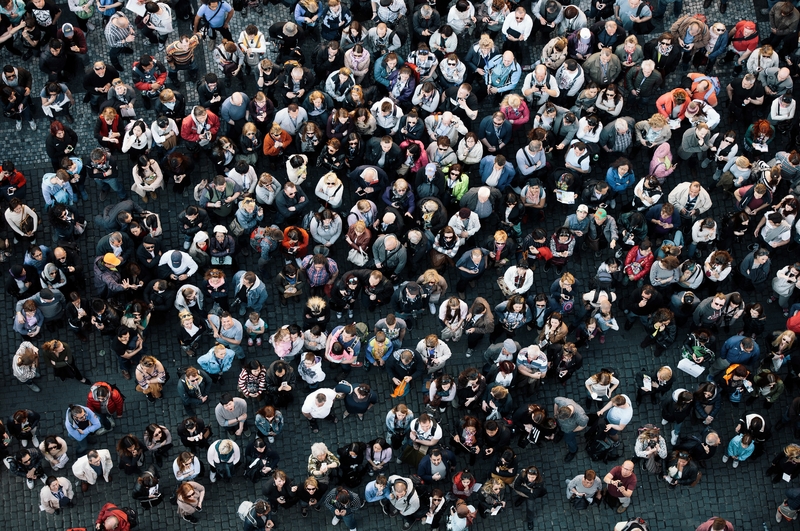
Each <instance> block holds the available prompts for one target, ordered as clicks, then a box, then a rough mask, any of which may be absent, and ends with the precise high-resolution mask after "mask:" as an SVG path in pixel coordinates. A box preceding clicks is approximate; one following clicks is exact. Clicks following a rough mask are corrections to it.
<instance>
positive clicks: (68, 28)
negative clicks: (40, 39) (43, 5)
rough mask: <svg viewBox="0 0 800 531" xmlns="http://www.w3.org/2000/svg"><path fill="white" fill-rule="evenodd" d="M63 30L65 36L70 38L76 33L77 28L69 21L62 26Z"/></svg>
mask: <svg viewBox="0 0 800 531" xmlns="http://www.w3.org/2000/svg"><path fill="white" fill-rule="evenodd" d="M61 32H62V33H63V34H64V37H66V38H68V39H69V38H70V37H72V36H73V35H75V28H74V27H73V26H72V24H69V23H67V24H64V25H63V26H61Z"/></svg>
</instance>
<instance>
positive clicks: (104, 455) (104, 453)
mask: <svg viewBox="0 0 800 531" xmlns="http://www.w3.org/2000/svg"><path fill="white" fill-rule="evenodd" d="M97 453H98V454H99V455H100V465H101V466H102V467H103V479H105V480H106V482H107V481H108V478H109V476H110V475H111V469H112V468H114V461H112V460H111V453H110V452H109V451H108V450H97ZM72 473H73V474H75V477H76V478H78V479H81V480H83V481H85V482H86V483H88V484H90V485H94V484H95V483H97V473H96V472H95V471H94V469H93V468H92V465H90V464H89V458H88V457H87V456H85V455H84V456H83V457H81V458H79V459H78V460H77V461H75V463H74V464H73V465H72Z"/></svg>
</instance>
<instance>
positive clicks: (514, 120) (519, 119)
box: [500, 94, 531, 131]
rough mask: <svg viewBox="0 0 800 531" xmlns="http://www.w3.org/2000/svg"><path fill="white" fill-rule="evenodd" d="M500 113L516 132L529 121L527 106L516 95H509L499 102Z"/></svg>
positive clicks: (523, 100) (529, 115) (529, 114)
mask: <svg viewBox="0 0 800 531" xmlns="http://www.w3.org/2000/svg"><path fill="white" fill-rule="evenodd" d="M500 112H502V113H503V115H504V116H505V117H506V119H507V120H508V121H509V122H510V123H511V129H512V130H513V131H517V130H519V129H521V128H522V127H523V126H524V125H525V124H527V123H528V122H529V121H530V119H531V113H530V111H529V110H528V104H527V102H526V101H525V99H524V98H520V97H519V95H518V94H509V95H508V96H506V97H505V98H503V101H502V102H500Z"/></svg>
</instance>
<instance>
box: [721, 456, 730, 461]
mask: <svg viewBox="0 0 800 531" xmlns="http://www.w3.org/2000/svg"><path fill="white" fill-rule="evenodd" d="M728 459H730V457H728V456H727V455H723V456H722V462H723V463H727V462H728Z"/></svg>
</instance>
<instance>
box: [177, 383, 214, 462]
mask: <svg viewBox="0 0 800 531" xmlns="http://www.w3.org/2000/svg"><path fill="white" fill-rule="evenodd" d="M207 381H208V382H210V381H211V378H208V379H207ZM177 433H178V437H180V438H181V444H182V445H184V446H185V447H186V448H188V449H189V451H191V452H192V453H197V452H198V451H204V450H206V449H207V448H208V446H209V441H210V440H211V437H212V436H213V433H212V431H211V428H210V427H207V426H206V423H205V422H204V421H203V419H201V418H199V417H195V416H191V417H188V418H185V419H183V422H181V423H180V425H179V426H178V430H177Z"/></svg>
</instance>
